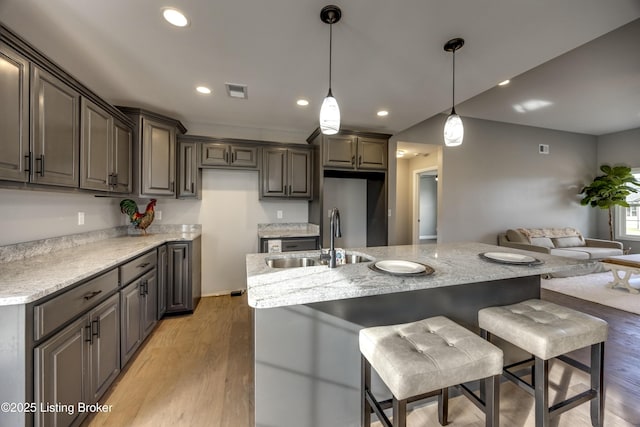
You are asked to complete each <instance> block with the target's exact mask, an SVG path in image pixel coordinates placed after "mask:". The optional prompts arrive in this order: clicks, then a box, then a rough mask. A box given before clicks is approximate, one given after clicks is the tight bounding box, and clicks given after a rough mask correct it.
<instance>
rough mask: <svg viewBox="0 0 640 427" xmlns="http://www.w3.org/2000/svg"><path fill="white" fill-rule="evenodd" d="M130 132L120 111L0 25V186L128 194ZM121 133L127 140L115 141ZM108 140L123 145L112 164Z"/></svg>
mask: <svg viewBox="0 0 640 427" xmlns="http://www.w3.org/2000/svg"><path fill="white" fill-rule="evenodd" d="M81 100H82V101H81ZM116 122H118V125H116V124H115V123H116ZM132 129H133V123H132V122H131V121H130V120H129V119H128V118H127V116H125V115H124V114H123V113H122V112H121V111H119V110H117V109H116V108H115V107H114V106H112V105H110V104H109V103H107V102H105V101H104V100H103V99H101V98H100V97H99V96H97V95H96V94H95V93H94V92H92V91H91V90H90V89H89V88H87V87H86V86H84V85H83V84H82V83H80V82H79V81H77V80H76V79H74V78H73V77H72V76H71V75H69V74H68V73H66V72H65V71H64V70H63V69H61V68H60V67H59V66H58V65H56V64H55V63H53V62H52V61H51V60H49V59H48V58H47V57H46V56H44V55H43V54H42V53H41V52H39V51H38V50H36V49H35V48H34V47H32V46H31V45H30V44H29V43H27V42H26V41H24V40H22V39H21V38H20V37H19V36H18V35H17V34H15V33H13V32H12V31H11V30H9V29H8V28H6V27H4V26H2V24H0V135H1V136H2V137H1V138H0V180H2V181H16V182H22V183H27V184H39V185H53V186H57V187H63V188H65V187H71V188H75V189H77V188H82V189H89V190H91V191H96V190H98V191H117V192H123V193H128V192H130V191H131V183H132V181H131V172H130V170H129V169H131V159H130V158H131V133H132ZM123 132H124V133H129V136H128V137H126V138H119V137H120V136H122V134H123ZM114 138H118V146H119V147H121V146H122V145H123V144H124V143H125V142H124V141H125V139H127V138H128V139H129V141H128V142H127V143H128V144H129V148H128V149H125V148H122V149H120V148H118V154H117V158H116V157H115V155H114V154H112V152H115V150H116V147H115V146H110V145H109V142H112V141H113V140H114ZM81 140H82V147H83V149H82V151H81V148H80V146H81ZM105 141H107V142H106V143H105ZM107 150H108V153H107ZM125 155H126V156H127V157H128V158H127V159H125V158H124V156H125ZM127 162H128V164H127ZM105 174H106V177H105ZM105 181H106V183H105ZM25 187H26V186H25Z"/></svg>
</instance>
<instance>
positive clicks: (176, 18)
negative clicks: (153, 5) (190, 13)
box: [162, 7, 189, 27]
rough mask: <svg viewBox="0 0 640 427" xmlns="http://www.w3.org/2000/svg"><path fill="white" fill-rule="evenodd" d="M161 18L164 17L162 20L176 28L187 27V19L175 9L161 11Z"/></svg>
mask: <svg viewBox="0 0 640 427" xmlns="http://www.w3.org/2000/svg"><path fill="white" fill-rule="evenodd" d="M162 16H164V19H166V20H167V22H168V23H170V24H171V25H175V26H176V27H186V26H187V25H189V20H188V19H187V17H186V16H185V15H184V13H182V12H180V11H179V10H177V9H172V8H169V7H168V8H165V9H163V10H162Z"/></svg>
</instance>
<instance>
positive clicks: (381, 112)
mask: <svg viewBox="0 0 640 427" xmlns="http://www.w3.org/2000/svg"><path fill="white" fill-rule="evenodd" d="M376 114H377V115H378V116H380V117H384V116H388V115H389V112H388V111H387V110H380V111H378V112H377V113H376Z"/></svg>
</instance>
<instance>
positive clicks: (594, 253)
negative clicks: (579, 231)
mask: <svg viewBox="0 0 640 427" xmlns="http://www.w3.org/2000/svg"><path fill="white" fill-rule="evenodd" d="M575 250H577V251H581V252H587V253H588V254H589V256H590V259H603V258H606V257H608V256H618V255H622V249H617V248H601V247H596V246H583V247H580V248H575Z"/></svg>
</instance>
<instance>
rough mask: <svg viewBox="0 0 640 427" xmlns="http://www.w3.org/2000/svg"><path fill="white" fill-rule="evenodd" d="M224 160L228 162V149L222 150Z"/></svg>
mask: <svg viewBox="0 0 640 427" xmlns="http://www.w3.org/2000/svg"><path fill="white" fill-rule="evenodd" d="M224 162H225V163H229V152H228V151H225V152H224Z"/></svg>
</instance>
